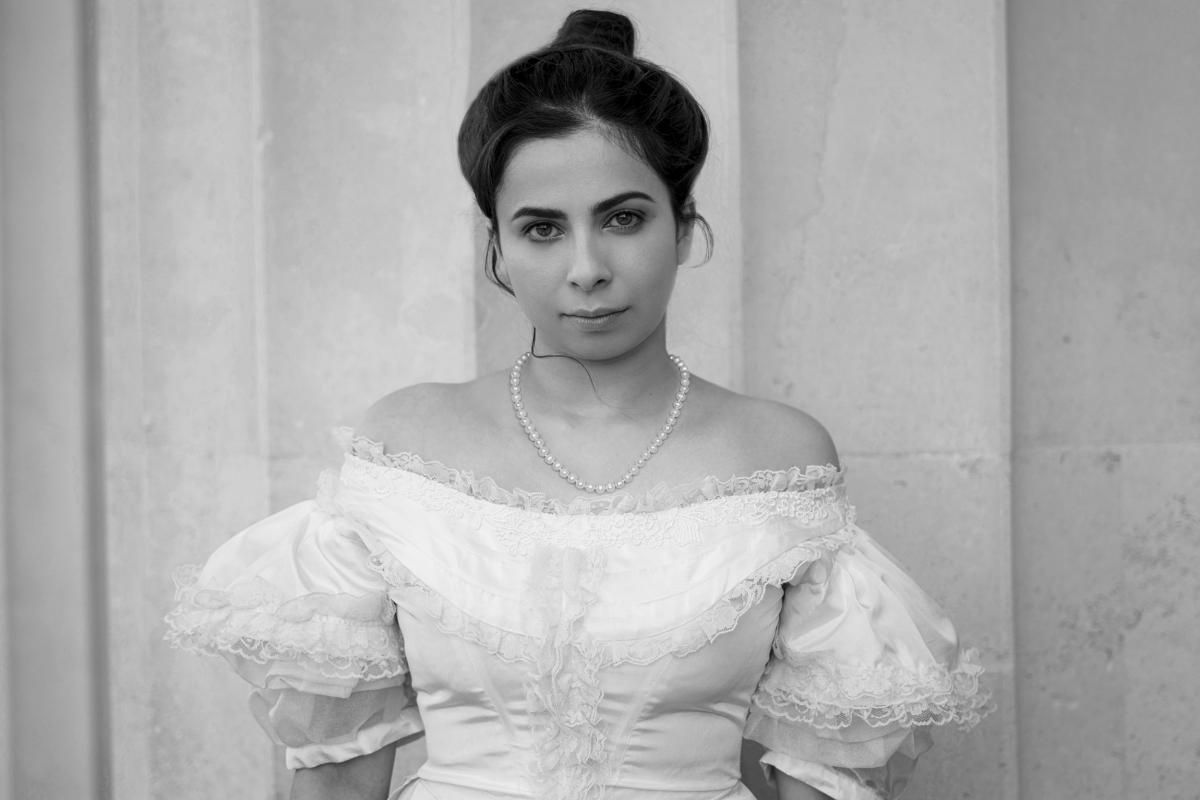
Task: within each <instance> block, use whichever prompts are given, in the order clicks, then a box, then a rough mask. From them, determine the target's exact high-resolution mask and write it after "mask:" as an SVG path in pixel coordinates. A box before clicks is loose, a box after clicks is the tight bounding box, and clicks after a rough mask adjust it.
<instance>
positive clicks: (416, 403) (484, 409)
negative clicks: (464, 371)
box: [354, 373, 507, 456]
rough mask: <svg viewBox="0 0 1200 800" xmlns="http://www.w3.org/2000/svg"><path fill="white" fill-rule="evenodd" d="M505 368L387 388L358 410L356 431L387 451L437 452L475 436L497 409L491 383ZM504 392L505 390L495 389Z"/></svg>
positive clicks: (502, 377) (500, 379)
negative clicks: (459, 380)
mask: <svg viewBox="0 0 1200 800" xmlns="http://www.w3.org/2000/svg"><path fill="white" fill-rule="evenodd" d="M506 374H507V373H493V374H490V375H484V376H481V377H479V378H476V379H474V380H471V381H465V382H462V383H417V384H413V385H411V386H405V387H403V388H401V389H397V390H395V391H393V392H390V393H388V394H386V395H384V396H383V397H381V398H379V399H378V400H376V401H375V402H374V403H372V404H371V405H370V406H369V407H368V408H367V410H366V411H365V412H364V413H363V415H362V418H361V419H360V421H359V423H358V425H357V426H355V429H354V430H355V433H356V434H357V435H359V436H363V437H365V438H367V439H370V440H372V441H374V442H379V443H381V444H383V445H384V449H385V450H387V451H388V452H408V453H415V454H417V455H435V456H436V455H438V454H444V453H446V452H447V451H453V450H454V449H456V447H455V445H457V444H459V443H460V440H461V441H462V442H471V441H478V436H479V433H480V431H481V430H486V429H487V428H488V427H490V426H491V422H492V419H493V418H494V417H496V416H497V414H498V409H497V408H496V404H495V403H494V402H492V400H491V396H492V395H494V394H495V393H496V392H495V391H494V389H495V387H494V386H493V384H499V383H501V382H503V381H504V380H505V379H506ZM500 396H501V397H507V393H506V392H503V393H501V394H500Z"/></svg>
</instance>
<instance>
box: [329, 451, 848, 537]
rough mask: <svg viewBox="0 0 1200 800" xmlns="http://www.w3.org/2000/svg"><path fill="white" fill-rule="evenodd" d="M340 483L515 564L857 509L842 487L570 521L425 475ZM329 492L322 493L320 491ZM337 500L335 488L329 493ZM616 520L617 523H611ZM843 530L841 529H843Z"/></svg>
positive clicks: (351, 473)
mask: <svg viewBox="0 0 1200 800" xmlns="http://www.w3.org/2000/svg"><path fill="white" fill-rule="evenodd" d="M338 481H340V484H341V486H343V487H345V488H346V489H349V490H352V491H355V492H360V493H363V494H366V495H369V496H371V497H375V498H381V499H382V498H387V497H391V496H392V495H396V494H403V495H404V496H405V498H406V499H411V500H413V501H415V502H416V503H418V504H420V505H421V506H422V507H423V508H424V509H425V510H427V511H430V512H432V513H435V514H437V515H439V516H443V517H448V518H452V519H454V520H456V521H457V522H458V523H459V524H460V525H461V526H463V527H465V528H468V529H471V530H474V531H484V532H486V534H487V535H489V536H492V537H494V538H495V543H496V545H497V546H498V547H499V548H500V549H502V550H504V551H505V552H507V553H509V554H510V555H513V556H517V557H528V556H529V554H530V553H531V552H532V551H533V548H535V547H538V546H541V545H547V544H549V545H555V546H558V547H582V548H587V547H593V546H602V547H618V546H620V547H650V548H662V547H689V546H692V545H695V544H699V543H700V542H702V541H703V530H704V529H705V528H706V527H710V526H714V525H737V526H742V527H751V526H758V525H764V524H766V523H768V522H771V521H772V520H779V519H787V520H791V521H792V522H794V523H798V524H799V525H800V526H802V527H806V528H814V527H817V526H819V525H821V524H824V523H827V522H829V521H831V520H832V521H836V522H837V523H839V524H840V523H847V522H853V521H854V509H853V507H852V506H850V504H849V503H847V502H846V501H845V499H844V493H845V492H844V488H843V487H841V486H829V487H824V488H821V489H813V490H810V491H803V492H800V491H783V492H759V493H754V494H734V495H727V496H724V497H719V498H715V502H706V503H693V504H691V505H685V506H682V507H678V508H670V509H665V510H662V511H658V512H647V513H632V514H622V515H621V516H619V517H616V518H614V516H612V515H595V514H591V515H579V516H572V517H570V519H569V524H564V523H565V522H568V520H567V519H566V518H565V517H564V516H562V515H555V514H541V513H536V512H535V513H530V512H529V511H528V510H526V509H524V508H519V507H516V506H506V505H498V504H494V503H489V502H485V501H480V500H478V499H477V498H472V497H470V496H468V495H465V494H463V493H462V492H460V491H458V490H456V489H454V488H452V487H449V486H446V485H444V484H441V483H438V482H430V481H428V480H422V479H421V477H420V476H414V475H413V474H412V473H408V472H404V471H399V470H396V469H390V468H387V467H383V466H380V465H378V464H375V463H373V462H368V461H363V460H361V459H357V458H351V459H348V460H347V461H346V464H345V465H344V466H343V467H342V470H341V473H340V475H338V476H336V477H335V476H333V474H332V473H329V474H327V475H324V476H322V486H326V485H329V486H332V484H333V483H334V482H338ZM322 491H323V492H324V489H323V490H322ZM328 494H329V496H330V497H331V498H332V497H333V495H334V492H333V491H332V489H330V491H329V492H328ZM614 519H619V522H620V524H614ZM839 526H840V525H839Z"/></svg>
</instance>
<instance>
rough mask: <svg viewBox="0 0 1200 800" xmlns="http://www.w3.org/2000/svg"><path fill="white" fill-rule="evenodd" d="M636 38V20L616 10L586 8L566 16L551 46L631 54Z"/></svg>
mask: <svg viewBox="0 0 1200 800" xmlns="http://www.w3.org/2000/svg"><path fill="white" fill-rule="evenodd" d="M634 41H635V33H634V30H633V23H632V22H630V21H629V17H627V16H625V15H624V14H617V13H616V12H613V11H596V10H593V9H589V8H584V9H580V10H578V11H572V12H571V13H570V14H568V15H567V18H566V19H565V20H563V24H562V27H561V28H559V29H558V34H557V35H556V36H555V37H554V41H553V42H551V43H550V46H551V47H568V46H570V45H584V46H587V47H598V48H600V49H602V50H612V51H614V52H617V53H620V54H621V55H625V56H632V55H633V47H634Z"/></svg>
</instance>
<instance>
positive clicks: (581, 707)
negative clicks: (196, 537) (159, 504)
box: [167, 429, 988, 800]
mask: <svg viewBox="0 0 1200 800" xmlns="http://www.w3.org/2000/svg"><path fill="white" fill-rule="evenodd" d="M341 435H342V437H343V439H344V441H345V444H346V453H345V459H344V463H343V464H342V466H341V469H340V471H337V472H334V471H328V472H326V473H325V474H323V475H322V477H321V480H320V481H319V488H318V492H317V495H316V497H315V499H312V500H308V501H305V502H302V503H299V504H296V505H293V506H291V507H290V508H286V509H284V510H282V511H280V512H278V513H276V514H274V515H272V516H269V517H267V518H266V519H263V520H262V521H260V522H258V523H256V524H254V525H252V526H250V527H249V528H247V529H246V530H244V531H242V532H241V533H239V534H237V535H236V536H234V537H233V538H232V539H230V540H229V541H228V542H227V543H226V544H225V545H223V546H222V547H221V548H219V549H218V550H217V551H216V552H215V553H214V554H213V555H212V556H211V557H210V558H209V560H208V562H207V563H206V564H205V565H204V566H203V567H199V568H196V567H193V568H186V569H183V570H180V572H179V573H178V574H177V576H176V580H177V583H178V592H177V601H178V602H177V605H176V606H175V608H174V609H173V610H172V611H171V612H170V614H169V615H168V617H167V623H168V627H169V632H168V638H169V639H171V640H172V642H173V643H174V644H176V645H178V646H181V647H184V648H186V649H189V650H195V651H200V652H206V653H214V654H220V655H222V656H225V657H226V658H228V659H229V661H230V662H231V663H232V664H233V666H234V668H235V669H236V670H237V671H238V672H239V673H240V674H241V675H242V676H243V677H244V678H245V679H246V680H248V681H249V682H250V683H251V684H252V685H253V687H254V689H253V691H252V694H251V699H250V705H251V708H252V711H253V713H254V714H255V716H256V717H257V719H258V720H259V722H260V723H261V724H262V725H263V727H264V728H265V729H266V730H267V731H268V733H269V734H270V735H271V736H272V737H273V738H274V739H275V740H276V741H277V742H280V743H282V744H284V745H285V746H286V760H287V764H288V766H290V767H292V768H297V767H311V766H315V765H319V764H324V763H329V762H340V761H345V760H348V759H351V758H354V757H356V756H359V755H363V754H366V753H370V752H374V751H375V750H378V749H379V748H381V747H384V746H386V745H388V744H390V743H393V742H396V741H398V740H400V739H402V738H406V737H409V736H412V735H414V734H416V733H419V732H422V731H423V732H424V735H425V737H426V749H427V752H428V760H427V761H426V762H425V764H424V765H423V766H422V767H421V768H420V770H419V772H418V773H417V775H416V776H415V777H414V778H413V779H412V780H410V781H409V782H407V783H406V784H405V785H404V786H403V787H400V788H398V789H396V791H395V792H394V793H393V795H392V796H393V798H397V797H398V798H404V800H426V799H427V798H435V799H436V800H490V799H493V798H539V799H547V800H549V799H550V798H554V799H556V800H557V799H561V800H568V799H569V800H579V799H581V798H604V799H605V800H632V799H633V798H642V799H643V800H644V798H659V799H660V800H685V799H686V800H735V799H736V800H751V799H752V797H753V796H752V795H751V793H750V792H749V790H748V789H747V788H746V787H745V786H744V785H743V784H742V783H741V781H740V771H739V754H740V751H741V745H742V739H743V738H748V739H753V740H756V741H758V742H760V743H761V744H762V745H764V746H765V748H766V755H765V756H764V757H763V759H762V761H763V765H764V767H765V768H766V769H767V770H768V771H773V770H779V771H782V772H784V773H787V774H789V775H792V776H794V777H796V778H798V779H799V780H802V781H804V782H806V783H808V784H810V785H812V786H814V787H816V788H818V789H820V790H821V791H823V792H825V793H826V794H828V795H830V796H832V797H834V798H837V800H860V799H862V798H879V797H883V798H888V797H893V796H895V794H896V793H897V792H898V791H899V790H900V789H901V788H902V787H903V785H904V783H905V782H906V781H907V779H908V775H909V773H910V772H911V770H912V768H913V766H914V765H915V763H916V759H917V756H918V755H920V753H921V752H922V751H923V750H925V749H926V748H927V747H928V746H929V742H930V737H929V730H930V728H932V727H934V726H939V725H945V724H949V723H953V724H957V725H958V726H960V727H965V726H970V725H972V724H974V723H975V722H977V721H978V720H979V718H980V716H981V713H982V712H983V711H985V710H986V706H987V704H988V700H987V696H986V692H984V691H982V690H981V688H980V684H979V677H980V672H981V668H980V667H979V665H978V664H977V659H976V658H975V657H974V655H973V653H972V652H971V651H965V650H963V649H961V648H960V647H959V644H958V639H957V636H956V633H955V630H954V628H953V626H952V625H951V623H950V622H949V620H948V619H947V618H946V616H945V615H944V614H943V612H942V611H941V610H940V609H939V608H938V606H937V605H936V604H935V603H934V602H933V601H932V600H931V599H930V598H929V597H928V596H927V595H926V594H925V593H924V592H923V591H922V590H921V589H920V588H919V587H918V586H917V585H916V584H915V583H914V582H913V580H912V579H911V578H910V577H909V576H908V575H906V574H905V572H904V571H902V569H901V568H900V567H899V566H897V564H896V562H895V561H894V560H893V559H892V558H891V557H889V556H888V554H887V553H886V552H884V551H883V550H882V549H881V548H880V547H879V545H878V544H876V543H875V542H874V541H873V540H872V539H871V538H870V537H869V536H868V535H867V534H866V533H865V532H864V531H862V530H861V529H860V528H859V527H858V526H857V525H856V524H855V514H854V508H853V507H852V506H851V505H850V504H848V502H847V501H846V496H845V490H844V482H843V477H844V476H843V472H842V471H841V470H839V469H837V468H835V467H833V466H830V465H826V466H807V467H802V468H801V467H798V468H793V469H789V470H785V471H775V470H771V471H762V472H756V473H754V474H752V475H746V476H743V477H735V478H732V479H728V480H719V479H715V478H714V479H709V480H704V481H700V482H696V483H693V484H689V485H687V486H682V487H674V488H667V487H660V488H658V489H657V490H654V491H651V492H649V493H644V494H634V493H618V494H614V495H607V496H603V497H582V498H579V499H578V500H575V501H572V502H570V503H563V502H561V501H556V500H553V499H549V498H547V497H545V496H542V495H539V494H534V493H528V492H523V491H520V490H510V489H505V488H502V487H500V486H497V485H496V484H495V482H493V481H491V480H489V479H477V478H476V477H474V476H473V475H471V474H470V473H467V472H464V471H458V470H455V469H453V468H450V467H446V466H443V465H441V464H438V463H436V462H428V461H424V460H422V459H421V458H419V457H418V456H416V455H412V454H393V453H385V452H384V449H383V447H382V446H380V445H379V444H378V443H375V442H372V441H369V440H367V439H364V438H362V437H357V436H354V435H353V434H352V432H350V431H349V430H345V429H343V431H342V432H341Z"/></svg>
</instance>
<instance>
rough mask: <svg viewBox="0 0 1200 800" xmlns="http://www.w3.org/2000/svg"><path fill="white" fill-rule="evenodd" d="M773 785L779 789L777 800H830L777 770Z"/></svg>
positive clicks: (830, 799)
mask: <svg viewBox="0 0 1200 800" xmlns="http://www.w3.org/2000/svg"><path fill="white" fill-rule="evenodd" d="M775 783H776V785H777V786H778V787H779V800H832V798H830V796H829V795H827V794H822V793H821V792H818V791H817V790H816V789H814V788H812V787H811V786H809V785H808V784H807V783H803V782H801V781H798V780H796V779H795V778H793V777H792V776H791V775H786V774H784V773H782V772H780V771H779V770H775Z"/></svg>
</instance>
